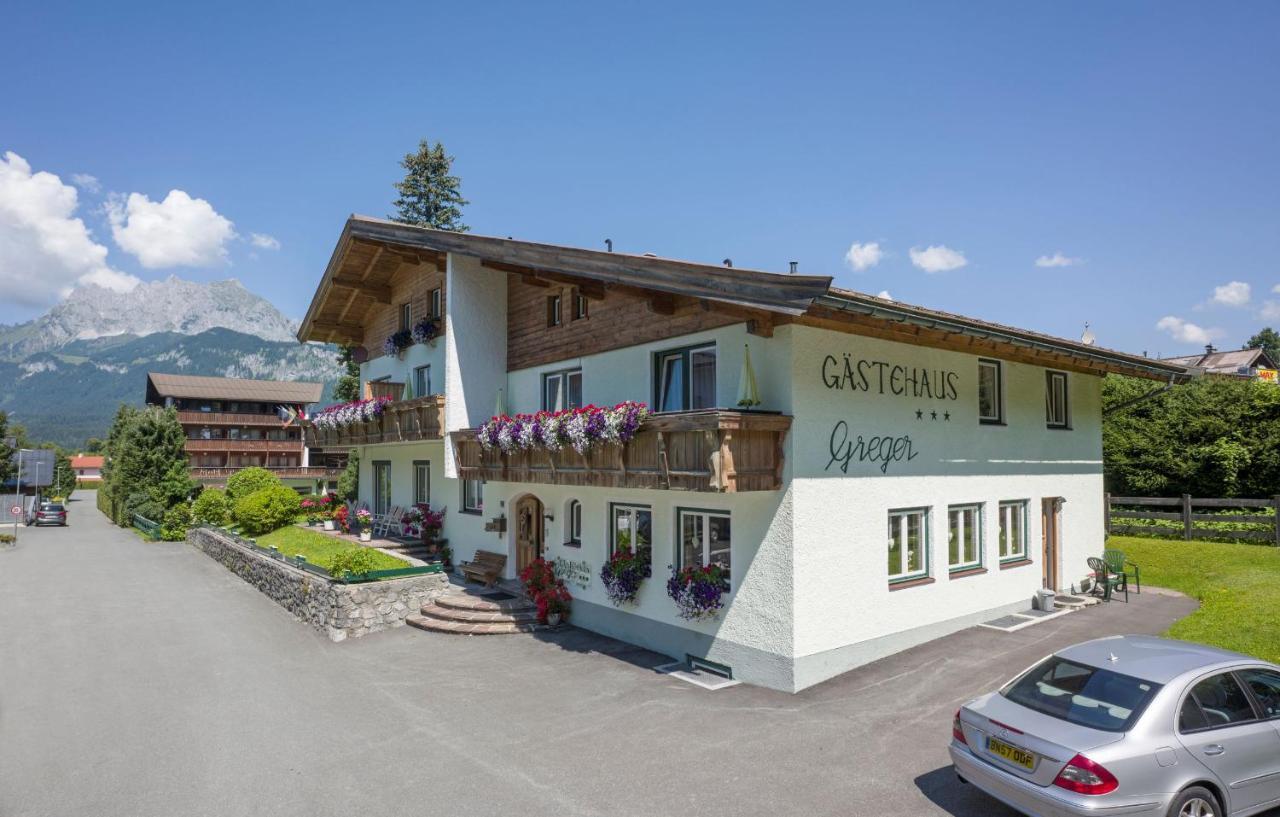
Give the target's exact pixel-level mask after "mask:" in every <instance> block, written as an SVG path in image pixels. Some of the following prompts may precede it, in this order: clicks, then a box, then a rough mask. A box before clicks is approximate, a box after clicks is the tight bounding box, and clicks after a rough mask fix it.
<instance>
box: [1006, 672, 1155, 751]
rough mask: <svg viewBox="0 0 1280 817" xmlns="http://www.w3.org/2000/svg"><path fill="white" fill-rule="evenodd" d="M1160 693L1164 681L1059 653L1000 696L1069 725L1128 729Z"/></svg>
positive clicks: (1011, 684) (1112, 730)
mask: <svg viewBox="0 0 1280 817" xmlns="http://www.w3.org/2000/svg"><path fill="white" fill-rule="evenodd" d="M1158 691H1160V684H1154V683H1152V682H1150V681H1144V680H1142V679H1141V678H1134V677H1132V676H1129V675H1121V674H1120V673H1118V672H1112V671H1111V670H1106V669H1099V668H1098V667H1090V666H1087V665H1085V664H1078V663H1076V662H1074V661H1068V660H1066V659H1064V658H1058V657H1056V656H1054V657H1051V658H1047V659H1045V660H1044V661H1043V662H1041V663H1040V664H1037V665H1036V666H1035V667H1034V668H1033V669H1031V670H1030V671H1029V672H1027V673H1026V674H1025V675H1023V676H1022V677H1021V678H1018V679H1016V680H1014V681H1013V682H1011V683H1010V684H1009V685H1008V686H1006V687H1005V688H1004V689H1002V690H1000V694H1001V695H1003V696H1004V697H1006V698H1008V699H1009V700H1011V701H1013V702H1014V703H1018V704H1022V705H1023V706H1025V707H1027V708H1028V709H1034V710H1035V711H1037V712H1043V713H1044V714H1046V715H1052V716H1053V717H1055V718H1061V719H1062V720H1064V721H1067V722H1068V723H1074V724H1077V725H1079V726H1088V727H1089V728H1091V729H1102V730H1104V731H1107V732H1125V731H1128V730H1129V728H1130V727H1131V726H1133V724H1134V722H1135V721H1137V720H1138V716H1139V715H1141V714H1142V710H1144V709H1146V708H1147V704H1149V703H1150V702H1151V699H1152V698H1153V697H1155V694H1156V693H1157V692H1158Z"/></svg>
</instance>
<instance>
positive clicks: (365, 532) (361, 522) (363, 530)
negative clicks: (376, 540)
mask: <svg viewBox="0 0 1280 817" xmlns="http://www.w3.org/2000/svg"><path fill="white" fill-rule="evenodd" d="M356 527H358V528H359V529H360V541H361V542H372V541H373V514H371V513H369V509H368V508H361V509H360V510H358V511H356Z"/></svg>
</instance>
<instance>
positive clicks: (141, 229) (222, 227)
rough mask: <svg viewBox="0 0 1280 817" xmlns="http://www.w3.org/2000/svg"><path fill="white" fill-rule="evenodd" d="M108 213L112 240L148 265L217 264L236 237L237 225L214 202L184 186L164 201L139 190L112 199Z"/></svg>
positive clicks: (158, 266)
mask: <svg viewBox="0 0 1280 817" xmlns="http://www.w3.org/2000/svg"><path fill="white" fill-rule="evenodd" d="M107 216H108V217H109V218H110V219H111V235H112V237H113V238H114V239H115V241H116V244H118V245H119V246H120V249H122V250H124V251H125V252H127V253H130V254H131V255H134V256H136V257H137V259H138V261H139V262H141V264H142V266H144V267H147V268H148V269H159V268H163V267H210V266H213V265H215V264H219V263H221V262H223V261H225V260H226V257H227V248H226V244H227V242H228V241H231V240H232V239H234V238H235V237H236V231H235V225H233V224H232V223H231V222H230V221H229V220H228V219H226V218H224V217H223V216H221V215H219V214H218V212H217V211H216V210H214V209H213V205H211V204H209V202H207V201H205V200H204V199H193V198H191V196H189V195H187V194H186V193H185V192H183V191H182V190H170V191H169V195H167V196H165V197H164V201H152V200H151V199H149V198H147V196H146V195H144V194H142V193H130V194H129V197H128V198H127V199H124V200H121V198H120V197H119V196H116V197H113V198H112V200H111V201H110V202H108V204H107Z"/></svg>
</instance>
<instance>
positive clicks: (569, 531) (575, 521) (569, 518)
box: [564, 499, 582, 547]
mask: <svg viewBox="0 0 1280 817" xmlns="http://www.w3.org/2000/svg"><path fill="white" fill-rule="evenodd" d="M564 524H565V544H566V545H573V546H574V547H581V546H582V503H581V502H579V501H578V500H576V499H571V500H569V512H568V513H567V514H565V523H564Z"/></svg>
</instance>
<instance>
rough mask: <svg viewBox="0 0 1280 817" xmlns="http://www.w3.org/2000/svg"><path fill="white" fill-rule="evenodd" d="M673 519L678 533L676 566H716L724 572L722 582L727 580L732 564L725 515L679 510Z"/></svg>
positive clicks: (731, 548)
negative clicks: (678, 543) (676, 521)
mask: <svg viewBox="0 0 1280 817" xmlns="http://www.w3.org/2000/svg"><path fill="white" fill-rule="evenodd" d="M676 516H677V518H678V520H679V522H678V527H679V530H680V550H679V551H678V553H677V556H678V558H679V560H680V564H678V565H676V566H677V567H685V566H687V565H711V564H717V565H720V568H721V569H722V570H723V571H724V578H725V581H728V580H729V569H730V567H731V565H732V564H733V547H732V539H733V537H732V535H731V534H732V527H731V525H730V523H729V514H727V513H725V512H723V511H694V510H684V509H681V510H678V511H677V512H676Z"/></svg>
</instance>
